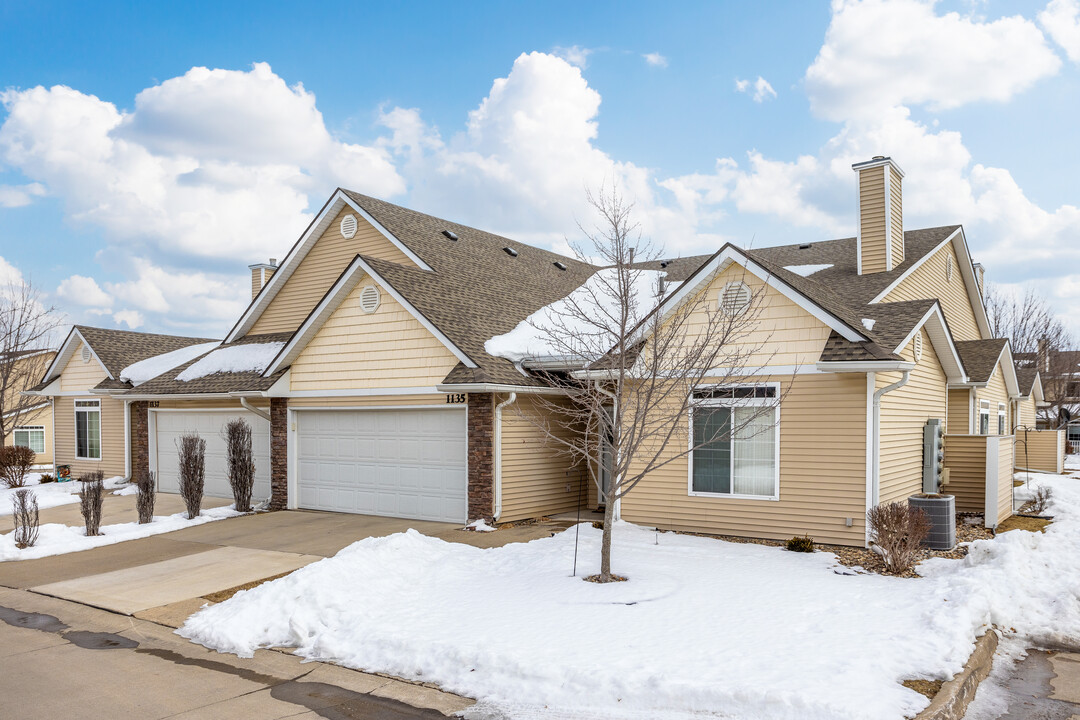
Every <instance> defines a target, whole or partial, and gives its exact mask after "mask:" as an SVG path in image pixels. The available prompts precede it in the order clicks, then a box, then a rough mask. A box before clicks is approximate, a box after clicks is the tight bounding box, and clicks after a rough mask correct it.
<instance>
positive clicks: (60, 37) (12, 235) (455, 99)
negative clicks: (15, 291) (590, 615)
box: [0, 0, 1080, 335]
mask: <svg viewBox="0 0 1080 720" xmlns="http://www.w3.org/2000/svg"><path fill="white" fill-rule="evenodd" d="M1078 3H1080V0H1049V2H1011V3H1002V2H939V3H931V2H925V1H923V0H897V1H894V2H882V1H878V2H874V1H869V2H848V1H846V0H837V1H836V2H833V3H831V4H829V3H824V2H822V3H809V2H793V3H765V4H751V3H734V2H732V3H719V2H701V3H695V2H682V3H677V4H668V5H661V4H657V3H603V2H593V3H579V2H575V3H513V4H511V3H457V4H448V3H412V4H403V3H370V4H365V3H348V4H342V5H334V4H332V3H324V4H320V5H319V6H317V11H315V12H309V13H301V12H299V11H298V10H297V6H295V5H284V4H283V5H281V6H280V7H276V6H273V5H268V4H266V3H247V4H245V3H233V4H229V5H228V6H227V7H222V6H221V4H219V3H196V4H189V5H185V6H176V5H168V4H161V3H156V4H137V3H132V4H120V3H98V4H94V5H89V4H66V3H48V2H44V3H34V4H29V5H26V4H14V3H0V47H3V48H4V51H3V52H2V53H0V79H2V80H0V86H2V88H3V93H4V94H3V107H2V108H0V123H2V124H0V274H3V273H6V274H8V275H15V274H19V273H21V274H22V275H24V276H29V277H31V278H32V280H33V281H34V283H35V284H36V285H38V286H39V287H40V288H41V289H42V290H43V291H44V292H46V293H47V294H48V296H49V299H50V300H51V301H53V302H55V303H56V304H57V305H58V306H59V307H60V308H61V309H62V310H64V311H65V312H66V313H67V314H68V316H69V318H70V320H71V321H73V322H84V323H89V324H96V325H101V326H108V327H124V328H127V327H135V328H137V329H141V330H148V331H160V332H178V333H188V332H190V333H199V334H216V335H220V334H222V333H223V332H225V331H226V330H227V329H228V327H229V326H231V324H232V321H233V320H234V319H235V317H236V315H237V314H238V313H239V312H240V310H241V309H242V308H243V306H244V304H245V302H246V283H245V276H246V265H247V264H249V263H252V262H259V261H263V260H265V259H266V258H268V257H279V258H280V257H282V256H283V255H284V254H285V252H286V250H287V249H288V247H289V246H290V245H291V244H292V242H293V241H294V240H295V239H296V237H297V235H298V234H299V232H300V231H301V230H302V229H303V227H304V226H305V225H306V223H307V222H308V221H309V220H310V218H311V214H312V213H313V212H314V211H315V210H317V209H318V207H319V206H321V205H322V203H323V201H324V200H325V199H326V197H327V196H328V195H329V194H330V193H331V192H332V190H333V189H334V187H336V186H338V185H342V186H346V187H351V188H353V189H357V190H360V191H362V192H367V193H369V194H373V195H377V196H380V197H384V198H386V199H388V200H390V201H392V202H397V203H400V204H404V205H407V206H410V207H414V208H417V209H420V210H424V211H428V212H432V213H435V214H439V215H442V216H445V217H449V218H451V219H454V220H458V221H461V222H465V223H468V224H473V225H476V226H478V227H482V228H484V229H489V230H492V231H495V232H500V233H503V234H506V235H509V236H511V237H514V238H517V239H521V240H524V241H527V242H533V243H535V244H539V245H544V246H548V247H553V248H556V249H562V248H564V247H565V245H564V243H565V238H571V239H573V237H574V236H575V233H576V229H575V221H576V220H577V219H579V218H583V217H586V210H585V208H584V206H583V194H584V193H583V188H584V187H586V186H595V185H596V184H598V183H600V182H602V181H604V180H605V179H610V178H612V177H614V178H615V179H616V180H617V181H618V182H619V184H620V186H621V187H622V188H623V190H624V192H626V193H627V194H629V195H631V196H632V197H634V198H635V200H636V202H637V210H638V214H639V218H640V219H641V220H642V223H643V225H644V227H645V229H646V232H647V233H648V234H649V235H650V236H651V238H652V239H653V241H654V242H655V243H657V244H660V245H663V246H665V247H666V248H667V250H668V252H669V253H670V254H690V253H698V252H706V251H710V250H712V249H715V248H716V247H717V246H718V244H720V243H722V242H724V241H727V240H731V241H733V242H736V243H738V244H743V245H749V244H756V245H770V244H779V243H787V242H798V241H803V240H808V239H809V240H812V239H821V238H828V237H839V236H846V235H851V234H853V232H854V227H855V217H854V216H855V198H854V187H855V186H854V181H855V178H854V174H853V173H852V172H851V170H850V165H851V163H852V162H855V161H857V160H863V159H868V158H869V157H870V156H872V155H876V154H888V155H891V156H893V157H894V158H895V159H896V160H897V161H898V162H899V163H900V165H901V166H902V167H903V168H904V169H905V170H906V171H907V178H906V179H905V224H906V226H907V227H908V228H914V227H925V226H931V225H938V224H951V223H963V224H964V225H965V227H966V229H967V232H968V237H969V241H970V244H971V246H972V250H973V254H974V255H975V256H976V259H977V260H980V261H982V262H984V264H986V266H987V268H988V273H989V277H990V278H991V279H992V280H995V281H998V282H1000V283H1004V284H1006V285H1008V286H1009V287H1012V288H1019V287H1021V286H1023V285H1025V284H1029V285H1035V286H1037V287H1038V288H1039V289H1040V290H1041V291H1042V292H1044V293H1045V294H1047V295H1048V296H1050V297H1052V298H1053V301H1054V302H1055V303H1056V305H1057V307H1058V308H1059V310H1060V311H1061V312H1062V313H1063V315H1064V314H1065V313H1066V312H1067V311H1068V310H1069V309H1070V308H1071V307H1073V306H1075V304H1076V302H1077V300H1080V273H1077V272H1074V271H1073V268H1074V267H1076V266H1077V263H1078V261H1080V242H1078V240H1080V211H1078V210H1077V209H1076V207H1075V206H1076V205H1077V204H1078V200H1077V197H1076V193H1077V188H1076V184H1075V181H1074V180H1073V175H1074V172H1073V168H1074V167H1075V166H1076V164H1077V161H1078V160H1080V143H1077V142H1076V140H1075V129H1074V125H1075V118H1076V117H1077V110H1078V104H1080V103H1078V98H1080V94H1078V92H1077V90H1078V81H1080V75H1078V72H1077V70H1078V63H1080V12H1078ZM740 88H741V89H740ZM1070 322H1072V321H1071V319H1070ZM1074 328H1075V329H1078V330H1080V327H1075V325H1074Z"/></svg>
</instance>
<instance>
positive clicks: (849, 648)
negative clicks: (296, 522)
mask: <svg viewBox="0 0 1080 720" xmlns="http://www.w3.org/2000/svg"><path fill="white" fill-rule="evenodd" d="M1042 484H1045V485H1049V486H1051V487H1053V489H1054V499H1053V503H1052V506H1051V508H1050V512H1052V513H1053V514H1054V515H1055V516H1056V522H1055V523H1054V524H1053V525H1052V526H1050V528H1049V530H1048V531H1047V532H1046V533H1045V534H1038V533H1035V534H1033V533H1028V532H1023V531H1014V532H1009V533H1004V534H1003V535H1001V536H999V537H998V538H997V539H995V540H982V541H978V542H976V543H974V544H973V545H972V547H971V551H970V554H969V555H968V557H967V558H966V559H964V560H944V559H937V560H931V561H928V562H926V563H923V564H922V565H921V566H920V569H921V572H922V573H923V574H924V577H923V578H921V579H916V580H911V579H899V578H891V577H883V576H879V575H864V574H853V573H851V572H850V571H848V570H847V569H846V568H844V567H842V566H839V565H838V564H837V562H836V558H835V557H834V556H833V555H832V554H831V553H825V552H819V553H814V554H810V555H805V554H799V553H790V552H786V551H784V550H782V549H779V548H774V547H764V546H759V545H744V544H736V543H727V542H721V541H717V540H712V539H708V538H698V537H690V536H683V535H675V534H657V533H655V532H653V531H650V530H647V529H644V528H641V527H637V526H633V525H628V524H622V525H620V526H618V527H617V529H616V535H615V541H614V568H615V570H616V571H617V572H620V573H625V574H626V575H628V576H629V577H630V581H629V582H626V583H615V584H610V585H596V584H592V583H587V582H583V581H582V580H581V579H580V577H579V578H572V577H569V574H570V569H571V564H572V561H573V553H574V535H575V532H574V530H573V529H571V530H568V531H566V532H563V533H561V534H560V535H558V536H556V537H553V538H549V539H543V540H536V541H534V542H531V543H527V544H510V545H506V546H504V547H501V548H494V549H488V550H481V549H477V548H473V547H470V546H466V545H460V544H454V543H447V542H443V541H442V540H438V539H435V538H431V537H426V536H424V535H421V534H419V533H417V532H415V531H409V532H407V533H404V534H397V535H393V536H390V537H384V538H371V539H366V540H362V541H360V542H357V543H355V544H353V545H351V546H349V547H347V548H345V549H344V550H342V551H341V552H340V553H338V555H337V556H335V557H333V558H330V559H327V560H323V561H320V562H317V563H314V564H312V565H309V566H307V567H305V568H303V569H301V570H298V571H296V572H295V573H293V574H291V575H289V576H287V577H285V578H282V579H280V580H277V581H274V582H271V583H267V584H265V585H262V586H260V587H257V588H255V589H253V590H250V591H247V592H241V593H238V594H237V595H236V596H235V597H233V598H232V599H231V600H229V601H227V602H225V603H222V604H220V605H215V606H211V607H209V608H206V609H204V610H202V611H201V612H199V613H197V614H196V615H194V616H192V617H191V618H189V620H188V621H187V623H186V624H185V625H184V627H183V628H181V629H180V630H179V631H178V632H179V633H180V634H181V635H183V636H184V637H187V638H190V639H192V640H194V641H196V642H199V643H202V644H204V645H206V646H207V647H211V648H216V649H218V650H220V651H223V652H232V653H236V654H238V655H242V656H250V655H251V654H252V653H253V652H254V650H256V649H257V648H260V647H270V646H288V647H294V648H296V653H297V654H299V655H302V656H304V657H306V658H311V659H321V660H330V661H334V662H338V663H341V664H344V665H347V666H350V667H354V668H358V669H363V670H369V671H378V672H384V673H390V674H393V675H397V676H399V677H403V678H408V679H414V680H424V681H430V682H434V683H438V684H439V685H440V686H442V687H443V688H445V689H447V690H450V691H453V692H457V693H461V694H463V695H468V696H471V697H475V698H478V699H479V700H480V703H479V704H478V705H477V707H476V708H474V709H473V710H472V711H471V717H484V718H496V717H508V716H509V717H515V718H519V717H544V718H549V717H552V718H553V717H596V718H600V717H604V718H609V717H610V718H631V717H632V718H684V717H701V716H708V717H732V718H764V717H768V718H799V719H800V720H814V719H818V718H868V719H869V718H873V719H874V720H883V719H886V718H901V717H904V716H905V715H913V714H915V713H917V712H918V711H919V710H921V709H922V708H923V707H924V706H925V705H926V704H927V702H928V701H927V700H926V698H924V697H923V696H921V695H919V694H917V693H915V692H913V691H911V690H908V689H906V688H904V687H903V686H902V685H901V684H900V681H901V680H903V679H905V678H917V677H923V678H928V679H936V678H947V677H949V676H951V675H952V674H954V673H956V672H958V671H959V670H960V669H961V667H962V666H963V664H964V662H965V661H966V660H967V658H968V656H969V655H970V653H971V651H972V649H973V646H974V641H975V639H976V637H978V636H979V635H981V634H982V633H983V632H985V631H986V629H987V627H989V626H990V625H996V626H998V627H1001V628H1005V629H1007V630H1009V632H1010V633H1011V635H1012V636H1013V637H1014V638H1017V639H1018V642H1024V643H1034V644H1039V643H1051V642H1054V641H1055V640H1057V639H1062V638H1064V637H1069V636H1071V637H1074V638H1075V637H1078V636H1080V483H1078V481H1077V480H1074V479H1071V478H1064V477H1061V476H1048V475H1034V476H1033V480H1032V484H1031V488H1030V489H1024V488H1018V491H1019V492H1021V493H1023V492H1032V491H1033V490H1034V489H1035V488H1037V487H1038V486H1039V485H1042ZM580 531H581V549H580V555H579V565H578V573H579V575H587V574H590V573H595V572H596V571H597V570H598V546H599V541H600V531H598V530H594V529H593V528H592V527H591V526H590V525H582V526H580Z"/></svg>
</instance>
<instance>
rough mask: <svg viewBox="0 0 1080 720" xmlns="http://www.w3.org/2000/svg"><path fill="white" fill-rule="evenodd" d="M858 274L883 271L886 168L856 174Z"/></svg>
mask: <svg viewBox="0 0 1080 720" xmlns="http://www.w3.org/2000/svg"><path fill="white" fill-rule="evenodd" d="M859 238H860V243H861V244H860V249H861V251H862V266H861V268H860V270H859V273H860V274H866V273H875V272H883V271H884V270H885V269H886V262H887V258H888V256H887V255H886V248H885V167H884V166H881V167H875V168H869V169H867V170H861V171H859Z"/></svg>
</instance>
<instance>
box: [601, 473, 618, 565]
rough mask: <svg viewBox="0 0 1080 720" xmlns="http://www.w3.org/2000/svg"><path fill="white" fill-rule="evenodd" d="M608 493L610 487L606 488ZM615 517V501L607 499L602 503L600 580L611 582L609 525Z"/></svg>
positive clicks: (610, 490)
mask: <svg viewBox="0 0 1080 720" xmlns="http://www.w3.org/2000/svg"><path fill="white" fill-rule="evenodd" d="M608 493H609V494H614V493H612V489H611V488H608ZM614 517H615V501H614V500H607V501H606V502H605V503H604V536H603V538H602V539H601V541H600V582H602V583H606V582H611V580H612V577H611V525H612V518H614Z"/></svg>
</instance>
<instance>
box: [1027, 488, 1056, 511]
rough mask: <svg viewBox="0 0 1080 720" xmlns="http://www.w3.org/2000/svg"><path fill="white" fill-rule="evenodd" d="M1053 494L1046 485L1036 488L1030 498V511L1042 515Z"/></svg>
mask: <svg viewBox="0 0 1080 720" xmlns="http://www.w3.org/2000/svg"><path fill="white" fill-rule="evenodd" d="M1053 494H1054V493H1053V491H1052V490H1051V489H1050V488H1048V487H1041V488H1039V489H1038V490H1036V491H1035V496H1034V497H1033V498H1031V512H1033V513H1035V514H1036V515H1042V514H1043V511H1045V510H1046V506H1047V504H1048V503H1049V502H1050V498H1051V497H1052V496H1053Z"/></svg>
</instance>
